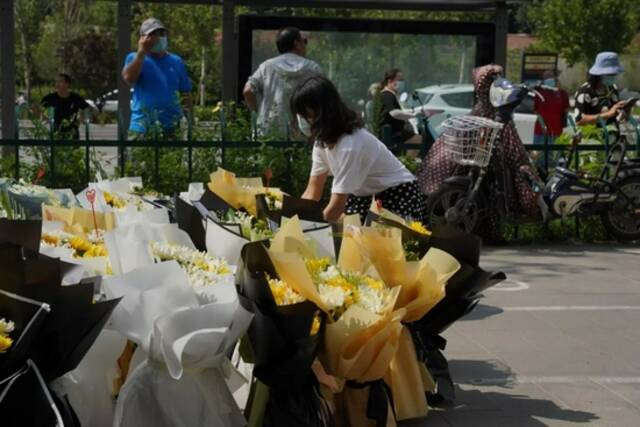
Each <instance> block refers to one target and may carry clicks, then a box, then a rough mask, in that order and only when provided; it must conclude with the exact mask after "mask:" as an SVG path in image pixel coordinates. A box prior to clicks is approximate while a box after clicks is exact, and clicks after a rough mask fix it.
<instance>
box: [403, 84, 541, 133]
mask: <svg viewBox="0 0 640 427" xmlns="http://www.w3.org/2000/svg"><path fill="white" fill-rule="evenodd" d="M416 92H417V93H418V96H419V97H420V101H422V103H423V104H424V105H425V106H427V108H432V109H434V110H444V112H443V113H441V114H437V115H435V116H433V117H431V118H429V122H430V124H431V126H433V128H434V129H435V130H436V132H437V133H438V134H440V133H441V131H442V130H441V126H442V123H443V122H444V121H445V120H446V119H448V118H449V117H454V116H461V115H464V114H469V113H470V112H471V108H472V107H473V85H471V84H449V85H434V86H427V87H424V88H421V89H417V90H416ZM409 99H410V101H408V103H407V107H416V106H418V105H419V102H417V101H413V100H411V97H409ZM514 120H515V123H516V128H517V130H518V133H519V134H520V138H522V142H524V143H525V144H531V143H532V142H533V129H534V127H535V123H536V120H537V117H536V115H535V114H523V113H517V112H516V113H515V116H514ZM412 124H413V125H414V128H415V127H416V124H415V123H412Z"/></svg>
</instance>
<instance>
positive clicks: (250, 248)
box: [236, 242, 333, 427]
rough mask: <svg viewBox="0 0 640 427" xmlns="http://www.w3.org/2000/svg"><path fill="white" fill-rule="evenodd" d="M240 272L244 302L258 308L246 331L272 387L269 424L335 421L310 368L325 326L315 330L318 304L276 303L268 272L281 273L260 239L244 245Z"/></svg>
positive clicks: (321, 426) (257, 369)
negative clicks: (276, 269)
mask: <svg viewBox="0 0 640 427" xmlns="http://www.w3.org/2000/svg"><path fill="white" fill-rule="evenodd" d="M241 259H242V265H241V267H240V270H239V271H238V274H237V276H236V277H237V281H238V289H239V293H240V301H241V303H242V305H243V306H244V307H245V308H246V309H248V310H249V311H251V312H252V313H253V314H254V319H253V322H252V324H251V327H250V328H249V330H248V332H247V336H248V338H249V342H250V344H251V348H252V353H253V358H254V364H255V366H254V371H253V373H254V376H255V377H256V378H257V379H258V380H260V381H261V382H262V383H263V384H265V385H267V386H268V387H269V400H268V402H267V405H266V411H265V414H264V422H263V425H264V426H273V427H276V426H278V427H289V426H291V427H293V426H296V427H297V426H311V427H314V426H315V427H326V426H332V425H333V418H332V416H331V414H330V411H329V406H328V403H327V402H326V401H325V400H324V399H323V398H322V396H321V395H320V393H319V389H318V382H317V380H316V377H315V375H314V373H313V371H312V369H311V367H312V364H313V362H314V360H315V359H316V356H317V353H318V346H319V343H320V336H321V331H319V332H318V333H317V334H315V335H311V333H310V332H311V328H312V324H313V321H314V318H315V316H316V315H317V314H318V312H319V310H318V308H317V307H316V306H315V305H314V304H313V303H311V302H309V301H305V302H302V303H299V304H293V305H289V306H277V305H276V303H275V301H274V300H273V296H272V295H271V291H270V289H269V285H268V283H267V281H266V275H269V276H270V277H274V278H275V277H277V275H276V272H275V268H274V267H273V264H272V263H271V260H270V258H269V255H268V253H267V251H266V247H265V246H264V244H263V243H261V242H253V243H249V244H247V245H245V247H244V248H243V250H242V256H241Z"/></svg>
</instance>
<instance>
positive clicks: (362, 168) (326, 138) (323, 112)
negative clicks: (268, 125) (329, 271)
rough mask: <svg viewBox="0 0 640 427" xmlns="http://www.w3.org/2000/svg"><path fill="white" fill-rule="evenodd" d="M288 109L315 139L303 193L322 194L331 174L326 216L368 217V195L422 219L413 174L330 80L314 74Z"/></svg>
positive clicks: (333, 219)
mask: <svg viewBox="0 0 640 427" xmlns="http://www.w3.org/2000/svg"><path fill="white" fill-rule="evenodd" d="M291 112H292V115H296V117H297V120H298V126H299V127H300V131H301V132H302V133H303V134H304V135H306V136H307V137H308V138H309V140H310V141H311V142H313V164H312V167H311V174H310V177H309V183H308V185H307V189H306V190H305V192H304V194H303V195H302V198H303V199H311V200H316V201H318V200H320V199H321V197H322V193H323V190H324V186H325V183H326V182H327V178H328V177H329V176H332V177H333V183H332V187H331V199H330V200H329V204H328V205H327V206H326V208H325V209H324V211H323V214H324V218H325V219H326V220H327V221H330V222H336V221H339V220H341V218H342V216H343V215H344V214H355V213H357V214H360V217H361V219H362V220H364V218H365V217H366V214H367V211H368V210H369V207H370V206H371V202H372V199H375V200H376V202H377V203H379V204H381V205H382V207H383V208H385V209H387V210H389V211H391V212H393V213H395V214H397V215H400V216H402V217H404V218H407V219H413V220H422V219H423V216H424V203H425V201H424V197H423V196H422V194H421V193H420V190H419V188H418V184H417V181H416V178H415V176H413V174H411V172H409V171H408V170H407V168H406V167H404V165H403V164H402V163H401V162H400V161H399V160H398V159H397V158H396V156H394V155H393V154H392V153H391V151H389V149H387V147H386V146H385V145H384V144H383V143H382V142H381V141H380V140H379V139H378V138H376V137H375V136H373V135H372V134H371V133H369V132H368V131H367V130H366V129H365V128H364V124H363V123H362V121H361V119H360V118H359V117H358V115H357V113H355V112H354V111H352V110H351V109H349V108H348V107H347V106H346V105H345V104H344V102H343V101H342V99H341V98H340V94H339V93H338V91H337V89H336V88H335V86H334V85H333V83H331V81H330V80H329V79H327V78H325V77H323V76H314V77H311V78H309V79H307V80H305V81H304V82H303V83H301V84H300V85H299V86H298V87H296V88H295V90H294V91H293V94H292V96H291Z"/></svg>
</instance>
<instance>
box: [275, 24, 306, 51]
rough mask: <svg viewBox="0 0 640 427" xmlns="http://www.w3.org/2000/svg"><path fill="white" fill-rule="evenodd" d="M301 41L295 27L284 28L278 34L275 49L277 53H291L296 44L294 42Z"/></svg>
mask: <svg viewBox="0 0 640 427" xmlns="http://www.w3.org/2000/svg"><path fill="white" fill-rule="evenodd" d="M300 39H302V35H301V34H300V30H299V29H297V28H296V27H285V28H283V29H281V30H280V31H279V32H278V38H277V39H276V47H277V48H278V52H279V53H287V52H291V51H292V50H293V48H294V46H295V44H296V41H298V40H300Z"/></svg>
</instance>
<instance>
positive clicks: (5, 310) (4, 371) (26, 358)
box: [0, 248, 119, 426]
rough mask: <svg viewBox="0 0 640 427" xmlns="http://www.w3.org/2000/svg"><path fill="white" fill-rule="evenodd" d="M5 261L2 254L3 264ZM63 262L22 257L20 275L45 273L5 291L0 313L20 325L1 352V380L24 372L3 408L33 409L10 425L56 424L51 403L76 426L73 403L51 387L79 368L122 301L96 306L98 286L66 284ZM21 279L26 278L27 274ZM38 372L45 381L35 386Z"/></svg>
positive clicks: (17, 267) (1, 295)
mask: <svg viewBox="0 0 640 427" xmlns="http://www.w3.org/2000/svg"><path fill="white" fill-rule="evenodd" d="M18 249H19V252H22V253H24V252H25V251H26V250H25V249H24V248H18ZM2 258H3V254H1V253H0V264H2V262H3V261H2ZM56 264H58V265H56ZM62 264H63V263H61V262H60V261H59V260H55V259H50V258H44V259H28V258H19V259H18V260H17V262H16V264H15V265H14V266H13V269H14V270H15V271H18V272H24V271H25V266H26V265H29V266H30V267H31V268H33V267H42V268H43V271H42V274H38V275H37V276H36V277H37V278H38V280H34V281H32V282H31V283H29V282H27V281H24V280H23V281H22V282H18V283H17V284H15V283H14V284H11V285H10V288H11V291H15V292H11V291H8V290H7V289H6V288H5V289H3V288H2V287H0V315H1V316H2V317H5V318H6V319H7V320H11V321H13V322H15V326H16V327H15V330H14V332H12V333H11V337H12V338H13V339H14V345H13V346H12V347H10V348H9V350H8V351H7V352H6V353H4V354H0V382H1V381H3V380H4V379H6V378H7V377H9V376H12V375H13V374H15V373H16V372H17V371H20V372H21V375H18V376H17V377H16V378H15V380H14V381H12V384H13V385H14V386H16V387H13V386H12V388H11V389H10V390H9V391H8V393H6V395H5V398H4V399H3V400H2V402H0V408H5V409H6V410H7V411H6V412H16V410H15V408H17V406H15V405H16V402H18V403H20V405H22V406H19V407H25V408H27V409H28V411H29V412H28V413H27V414H24V415H23V416H22V417H20V418H17V419H14V418H12V421H11V422H13V421H16V422H17V423H16V424H13V425H53V423H51V422H50V421H51V414H52V411H51V408H52V404H51V401H54V402H57V403H56V407H57V406H59V408H56V410H57V411H59V412H60V413H61V414H62V417H63V419H64V420H65V425H71V426H73V425H77V424H74V419H75V415H74V414H73V410H72V408H71V407H70V406H69V405H68V402H67V401H66V400H65V399H64V398H60V397H59V396H55V393H52V392H51V391H50V390H49V389H48V386H47V384H48V383H49V382H50V381H52V380H54V379H56V378H58V377H60V376H62V375H64V374H65V373H67V372H69V371H71V370H73V369H75V368H76V367H77V366H78V364H79V363H80V361H81V360H82V358H83V357H84V356H85V354H86V353H87V351H89V349H90V348H91V346H92V345H93V343H94V341H95V339H96V338H97V336H98V334H99V333H100V331H101V330H102V328H103V327H104V325H105V323H106V322H107V320H108V319H109V316H110V315H111V312H112V311H113V309H114V308H115V306H116V305H117V303H118V302H119V299H118V300H110V301H102V302H97V303H94V301H93V298H94V291H95V288H96V283H94V281H92V280H88V281H83V283H80V284H77V285H70V286H61V284H60V276H61V271H62V270H63V268H62ZM45 268H46V269H47V270H46V271H44V269H45ZM18 276H19V275H18ZM20 277H21V278H22V279H24V278H25V275H24V274H23V275H22V276H20ZM16 337H18V338H16ZM36 373H37V374H36ZM33 374H36V377H35V378H36V379H38V378H41V379H42V380H38V381H37V383H34V382H33V376H32V375H33ZM43 395H45V396H47V395H50V396H51V397H50V399H52V400H51V401H50V400H49V399H45V400H42V396H43ZM58 404H59V405H58ZM5 405H7V406H5ZM38 405H44V406H38ZM0 411H2V409H0ZM18 412H19V411H18ZM54 415H55V414H54ZM8 425H12V424H8ZM3 426H4V424H3Z"/></svg>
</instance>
